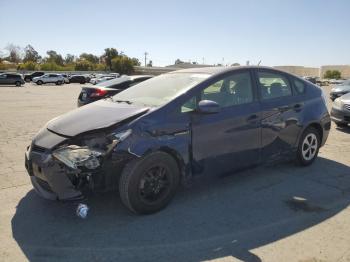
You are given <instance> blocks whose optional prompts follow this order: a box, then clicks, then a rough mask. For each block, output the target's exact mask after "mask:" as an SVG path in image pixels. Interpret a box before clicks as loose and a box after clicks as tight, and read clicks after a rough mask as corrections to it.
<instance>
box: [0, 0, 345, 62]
mask: <svg viewBox="0 0 350 262" xmlns="http://www.w3.org/2000/svg"><path fill="white" fill-rule="evenodd" d="M0 14H1V15H0V50H1V49H3V48H5V47H6V45H8V44H9V43H13V44H15V45H19V46H22V47H25V46H26V45H27V44H30V45H32V46H33V47H34V48H35V49H36V50H37V51H38V52H39V53H40V54H41V55H42V56H44V55H45V54H46V51H47V50H55V51H57V52H58V53H61V54H62V55H63V56H65V55H66V54H67V53H70V54H74V55H79V54H81V53H83V52H87V53H94V54H96V55H102V53H103V50H104V48H107V47H114V48H117V49H118V51H123V52H124V53H125V54H126V55H128V56H131V57H137V58H139V59H140V61H142V63H143V61H144V52H147V53H149V55H148V58H149V59H150V60H152V61H153V65H154V66H164V65H169V64H173V63H174V61H175V60H176V59H177V58H179V59H181V60H183V61H186V62H188V61H191V62H194V61H196V62H198V63H202V62H203V61H204V63H205V64H217V63H223V64H232V63H240V64H246V61H250V63H251V64H257V63H258V62H259V61H260V60H261V64H262V65H267V66H276V65H302V66H315V67H318V66H321V65H329V64H350V31H349V29H350V1H349V0H333V1H325V0H318V1H317V0H216V1H209V0H202V1H197V0H192V1H190V0H187V1H184V0H175V1H167V0H162V1H152V0H148V1H142V0H140V1H138V0H129V1H125V0H124V1H118V0H115V1H113V0H98V1H89V0H84V1H82V0H61V1H44V0H42V1H38V0H30V1H28V0H23V1H19V0H0Z"/></svg>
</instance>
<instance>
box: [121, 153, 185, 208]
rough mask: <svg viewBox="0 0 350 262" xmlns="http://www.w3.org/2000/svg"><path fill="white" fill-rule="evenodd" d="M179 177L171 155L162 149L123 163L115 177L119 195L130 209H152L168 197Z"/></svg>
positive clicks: (173, 193)
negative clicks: (122, 167) (117, 177)
mask: <svg viewBox="0 0 350 262" xmlns="http://www.w3.org/2000/svg"><path fill="white" fill-rule="evenodd" d="M179 180H180V172H179V168H178V165H177V162H176V161H175V160H174V158H173V157H171V156H170V155H169V154H167V153H164V152H155V153H151V154H150V155H148V156H146V157H144V158H141V159H136V160H133V161H131V162H130V163H129V164H127V165H126V167H125V168H124V170H123V172H122V174H121V177H120V180H119V194H120V198H121V200H122V203H123V204H124V205H125V206H126V207H127V208H128V209H129V210H131V211H132V212H134V213H137V214H151V213H155V212H157V211H159V210H161V209H163V208H165V207H166V206H167V205H168V203H169V202H170V201H171V199H172V198H173V196H174V195H175V192H176V189H177V187H178V185H179Z"/></svg>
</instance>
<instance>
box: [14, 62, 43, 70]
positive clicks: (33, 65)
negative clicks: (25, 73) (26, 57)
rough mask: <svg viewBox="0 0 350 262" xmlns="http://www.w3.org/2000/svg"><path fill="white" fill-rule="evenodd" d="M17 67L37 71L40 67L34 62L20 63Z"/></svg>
mask: <svg viewBox="0 0 350 262" xmlns="http://www.w3.org/2000/svg"><path fill="white" fill-rule="evenodd" d="M17 68H18V69H19V70H29V71H35V70H37V68H38V64H37V63H34V62H25V63H23V64H19V65H18V67H17Z"/></svg>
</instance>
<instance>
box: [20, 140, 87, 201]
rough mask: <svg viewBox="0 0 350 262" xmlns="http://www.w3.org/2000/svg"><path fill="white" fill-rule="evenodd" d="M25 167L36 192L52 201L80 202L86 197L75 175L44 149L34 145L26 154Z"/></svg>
mask: <svg viewBox="0 0 350 262" xmlns="http://www.w3.org/2000/svg"><path fill="white" fill-rule="evenodd" d="M25 167H26V169H27V172H28V174H29V176H30V179H31V182H32V185H33V187H34V189H35V191H36V192H37V193H38V194H39V195H40V196H41V197H43V198H46V199H50V200H80V199H83V198H84V196H83V194H82V192H81V191H80V190H79V188H78V184H77V183H76V182H77V181H78V180H76V181H75V179H74V175H73V174H72V175H71V176H69V175H68V174H67V173H66V168H65V167H64V166H62V165H60V164H59V163H58V162H57V161H55V160H53V159H52V156H51V153H50V152H49V151H48V150H45V149H44V148H39V147H37V146H35V145H32V146H30V147H29V148H28V150H27V152H26V153H25Z"/></svg>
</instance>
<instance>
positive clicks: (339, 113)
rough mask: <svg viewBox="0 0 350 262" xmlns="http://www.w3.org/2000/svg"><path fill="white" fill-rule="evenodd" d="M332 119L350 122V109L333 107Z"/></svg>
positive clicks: (337, 121)
mask: <svg viewBox="0 0 350 262" xmlns="http://www.w3.org/2000/svg"><path fill="white" fill-rule="evenodd" d="M331 119H332V121H333V122H336V123H347V124H349V123H350V111H349V110H346V109H342V110H339V109H336V108H334V107H333V108H332V110H331Z"/></svg>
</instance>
